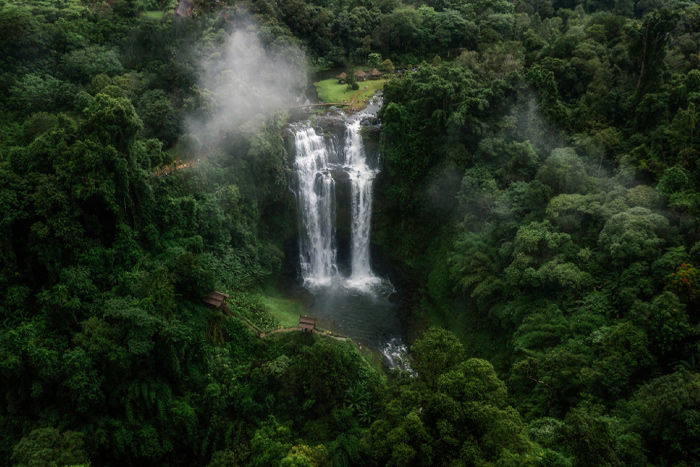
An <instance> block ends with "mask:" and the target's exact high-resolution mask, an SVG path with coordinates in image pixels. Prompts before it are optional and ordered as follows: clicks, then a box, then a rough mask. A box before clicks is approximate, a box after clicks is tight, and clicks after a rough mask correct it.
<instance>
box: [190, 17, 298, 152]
mask: <svg viewBox="0 0 700 467" xmlns="http://www.w3.org/2000/svg"><path fill="white" fill-rule="evenodd" d="M246 23H247V24H245V25H243V26H238V27H237V28H236V29H235V30H234V31H233V32H232V33H231V34H230V35H229V36H228V38H227V39H225V42H224V43H223V45H221V46H218V47H215V48H214V51H213V52H212V53H211V54H210V55H209V56H207V57H206V58H205V59H204V60H202V62H201V63H200V65H199V66H200V79H199V80H198V85H199V88H200V89H201V92H202V99H201V101H203V104H201V105H199V108H198V109H197V112H193V113H192V114H191V115H190V116H189V118H188V119H187V121H186V126H187V131H188V132H189V133H191V134H193V135H195V136H197V137H198V139H200V140H201V141H202V142H206V144H211V143H213V142H216V141H218V140H220V139H221V138H222V137H223V136H225V134H226V133H227V132H229V131H231V130H233V129H235V128H237V127H238V126H239V125H241V124H242V123H244V122H246V121H248V120H251V119H253V118H258V117H260V116H263V117H269V116H272V115H274V114H275V113H276V112H278V111H282V110H284V109H287V108H289V107H290V106H292V105H294V104H295V103H297V102H299V100H300V99H301V98H302V97H303V92H304V88H305V85H306V63H307V62H306V57H305V55H304V53H303V51H302V50H301V49H300V48H299V47H297V46H295V45H293V44H290V43H288V42H285V41H283V40H281V39H276V40H273V38H272V37H270V36H271V35H269V34H268V35H265V38H266V39H270V42H271V44H269V45H268V46H267V47H266V46H265V45H264V44H263V41H262V40H261V35H262V34H261V33H260V30H259V29H258V28H257V27H256V26H255V25H254V24H252V23H250V22H246Z"/></svg>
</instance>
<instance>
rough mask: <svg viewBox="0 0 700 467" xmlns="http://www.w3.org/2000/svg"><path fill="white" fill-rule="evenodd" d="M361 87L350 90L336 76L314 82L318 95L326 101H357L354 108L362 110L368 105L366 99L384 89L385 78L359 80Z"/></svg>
mask: <svg viewBox="0 0 700 467" xmlns="http://www.w3.org/2000/svg"><path fill="white" fill-rule="evenodd" d="M357 84H359V85H360V89H358V90H356V91H348V85H347V84H338V80H337V79H336V78H330V79H325V80H323V81H318V82H316V83H314V86H316V91H317V92H318V97H319V99H321V100H322V101H324V102H334V103H342V102H343V101H346V102H347V103H348V104H349V103H350V102H352V101H353V99H354V101H355V103H354V104H353V106H352V108H353V110H360V109H363V108H365V106H366V105H367V104H366V103H365V102H364V100H365V99H369V98H370V97H372V96H373V95H374V94H375V93H376V92H377V91H379V90H380V89H384V79H378V80H376V81H373V80H367V81H364V82H358V83H357Z"/></svg>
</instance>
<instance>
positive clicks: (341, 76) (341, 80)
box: [336, 72, 348, 84]
mask: <svg viewBox="0 0 700 467" xmlns="http://www.w3.org/2000/svg"><path fill="white" fill-rule="evenodd" d="M347 77H348V74H347V73H345V72H342V73H341V74H339V75H338V76H336V78H338V84H345V79H346V78H347Z"/></svg>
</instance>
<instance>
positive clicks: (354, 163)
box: [345, 119, 376, 286]
mask: <svg viewBox="0 0 700 467" xmlns="http://www.w3.org/2000/svg"><path fill="white" fill-rule="evenodd" d="M360 129H361V125H360V120H359V119H356V120H355V121H353V122H349V123H347V124H346V132H345V170H346V171H347V172H348V175H349V176H350V187H351V199H352V201H351V202H352V205H351V215H352V223H351V226H350V228H351V231H350V236H351V245H350V248H351V255H352V256H351V274H350V281H351V282H352V283H353V284H355V285H358V286H361V285H364V284H367V283H368V282H372V281H374V280H375V276H374V275H373V274H372V270H371V269H370V265H369V235H370V227H371V220H372V182H373V181H374V177H375V175H376V172H375V171H374V170H372V169H370V167H369V165H368V164H367V155H366V154H365V145H364V143H363V141H362V135H361V134H360Z"/></svg>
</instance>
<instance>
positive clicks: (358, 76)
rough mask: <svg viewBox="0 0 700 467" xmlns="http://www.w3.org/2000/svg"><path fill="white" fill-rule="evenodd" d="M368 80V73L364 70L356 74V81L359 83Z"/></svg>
mask: <svg viewBox="0 0 700 467" xmlns="http://www.w3.org/2000/svg"><path fill="white" fill-rule="evenodd" d="M366 78H367V73H365V72H364V71H362V70H357V71H356V72H355V79H356V80H358V81H364V80H365V79H366Z"/></svg>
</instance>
